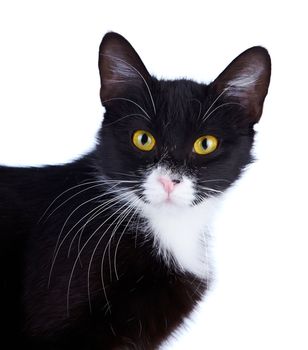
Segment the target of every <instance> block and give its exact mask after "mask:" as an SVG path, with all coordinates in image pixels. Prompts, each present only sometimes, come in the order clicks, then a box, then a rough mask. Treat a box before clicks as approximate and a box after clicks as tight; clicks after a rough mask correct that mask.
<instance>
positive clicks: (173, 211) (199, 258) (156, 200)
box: [140, 168, 218, 278]
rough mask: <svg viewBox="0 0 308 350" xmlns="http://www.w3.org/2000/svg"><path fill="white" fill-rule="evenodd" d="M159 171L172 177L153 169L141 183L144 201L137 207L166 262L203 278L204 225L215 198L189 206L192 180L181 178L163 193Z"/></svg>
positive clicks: (205, 256)
mask: <svg viewBox="0 0 308 350" xmlns="http://www.w3.org/2000/svg"><path fill="white" fill-rule="evenodd" d="M162 174H163V176H167V177H168V176H170V177H172V174H170V173H167V172H166V170H164V169H161V168H158V169H155V170H154V171H153V172H152V173H151V174H150V175H149V177H148V179H147V181H146V182H145V185H144V195H145V197H146V199H147V202H148V203H146V204H143V205H142V207H140V209H141V215H142V216H143V217H145V218H146V219H147V222H148V226H149V228H150V230H151V232H152V233H153V235H154V241H155V248H156V249H157V251H158V254H159V255H161V256H162V257H163V259H164V260H165V262H166V263H167V264H168V265H171V264H173V267H175V268H177V269H180V270H181V271H187V272H190V273H192V274H194V275H196V276H198V277H200V278H207V276H208V274H209V266H208V261H209V259H208V235H207V228H208V226H209V224H210V223H211V221H212V217H213V212H214V209H215V207H216V203H217V199H218V198H217V197H216V198H214V197H213V198H208V199H206V200H204V201H202V202H201V203H200V204H198V205H194V206H192V201H193V200H194V199H195V197H196V195H195V189H194V186H193V182H192V180H191V179H189V178H188V177H182V179H181V182H180V183H178V184H177V185H176V186H175V187H174V190H172V192H171V193H166V191H165V190H164V188H163V186H162V185H161V183H160V182H159V180H158V179H159V178H160V176H162Z"/></svg>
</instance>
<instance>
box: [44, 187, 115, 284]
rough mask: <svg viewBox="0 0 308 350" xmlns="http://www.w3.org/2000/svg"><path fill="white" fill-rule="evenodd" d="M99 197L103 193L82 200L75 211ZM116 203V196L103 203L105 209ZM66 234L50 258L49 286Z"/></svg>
mask: <svg viewBox="0 0 308 350" xmlns="http://www.w3.org/2000/svg"><path fill="white" fill-rule="evenodd" d="M104 195H106V194H104ZM100 197H103V195H100V196H97V197H94V198H91V199H89V200H88V201H86V202H83V203H82V204H80V205H79V206H78V207H77V208H76V209H75V211H76V210H77V209H78V208H80V207H81V206H83V205H85V204H87V203H88V202H90V201H93V200H95V199H96V198H100ZM110 203H113V204H112V205H110V206H107V205H108V204H110ZM117 203H118V198H112V199H110V200H109V201H107V202H105V203H104V205H106V210H108V209H109V208H112V207H113V206H115V205H116V204H117ZM71 215H72V214H71ZM64 225H65V224H64ZM62 228H63V227H62ZM61 234H62V230H61V232H60V235H61ZM68 235H69V233H68V234H66V235H65V236H64V237H63V239H62V241H61V243H60V244H58V246H56V248H55V251H54V255H53V258H52V263H51V268H50V272H49V278H48V287H49V286H50V282H51V276H52V271H53V268H54V265H55V262H56V259H57V256H58V254H59V251H60V249H61V247H62V245H63V244H64V242H65V240H66V239H67V237H68ZM58 242H60V239H59V240H58ZM78 256H80V254H78Z"/></svg>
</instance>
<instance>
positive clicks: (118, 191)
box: [66, 186, 123, 257]
mask: <svg viewBox="0 0 308 350" xmlns="http://www.w3.org/2000/svg"><path fill="white" fill-rule="evenodd" d="M113 187H114V186H113ZM121 192H123V189H118V190H114V191H112V195H114V194H115V193H121ZM107 194H109V195H111V193H106V195H107ZM113 199H116V198H112V199H110V200H109V201H107V202H104V203H102V204H100V205H98V206H97V207H96V208H94V209H92V210H91V211H90V212H88V213H87V214H86V215H84V216H83V217H82V218H81V219H80V220H78V222H77V223H76V224H75V225H74V226H73V227H72V228H71V229H70V230H69V231H68V232H67V234H66V236H68V235H69V234H70V232H72V231H73V230H74V228H75V227H77V226H78V225H79V223H80V222H81V221H83V220H84V219H85V218H86V217H87V216H89V215H90V214H91V213H93V211H95V213H94V214H92V216H91V217H90V218H89V219H88V220H87V222H86V223H85V224H84V225H83V227H82V228H80V229H79V230H78V231H77V233H76V234H75V235H74V237H73V239H72V241H71V244H70V246H69V250H68V257H69V256H70V251H71V248H72V245H73V243H74V240H75V238H76V237H77V235H78V233H79V232H80V230H81V229H82V231H83V230H84V228H85V226H86V225H87V224H88V223H89V222H91V221H92V220H94V219H95V218H96V217H97V216H98V215H100V214H101V213H102V212H101V211H100V210H101V209H103V208H104V207H106V206H107V205H108V204H109V203H110V202H112V200H113ZM97 212H99V214H97ZM96 214H97V215H96Z"/></svg>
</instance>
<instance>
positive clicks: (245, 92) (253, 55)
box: [212, 46, 271, 124]
mask: <svg viewBox="0 0 308 350" xmlns="http://www.w3.org/2000/svg"><path fill="white" fill-rule="evenodd" d="M270 76H271V59H270V56H269V54H268V52H267V50H266V49H264V48H263V47H261V46H255V47H252V48H250V49H248V50H246V51H244V52H243V53H242V54H240V55H239V56H238V57H237V58H235V59H234V60H233V61H232V62H231V63H230V64H229V66H228V67H227V68H226V69H225V70H224V71H223V72H222V73H221V74H220V75H219V76H218V77H217V78H216V79H215V81H214V82H213V83H212V85H213V87H214V89H215V90H216V93H217V94H218V96H219V94H221V96H222V97H224V98H228V99H229V100H230V102H231V103H232V101H233V102H235V103H238V104H240V105H241V106H242V107H243V108H244V110H245V115H246V116H247V118H248V119H249V120H248V122H249V123H250V124H254V123H257V122H258V121H259V119H260V118H261V115H262V109H263V102H264V99H265V97H266V95H267V91H268V86H269V82H270Z"/></svg>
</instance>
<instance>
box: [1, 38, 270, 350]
mask: <svg viewBox="0 0 308 350" xmlns="http://www.w3.org/2000/svg"><path fill="white" fill-rule="evenodd" d="M99 70H100V77H101V93H100V95H101V100H102V104H103V106H104V107H105V109H106V112H105V116H104V120H103V124H102V127H101V129H100V130H99V132H98V138H97V146H96V148H95V150H93V151H92V152H91V153H90V154H88V155H86V156H84V157H82V158H81V159H79V160H77V161H74V162H72V163H69V164H66V165H59V166H46V167H42V168H10V167H5V166H2V167H0V240H1V241H0V243H1V247H0V254H1V256H0V258H1V265H0V266H1V276H2V278H1V302H2V304H3V305H2V319H3V320H4V324H5V325H4V326H3V327H2V329H1V336H2V338H3V339H5V340H6V339H7V340H9V341H10V344H12V345H11V347H13V345H16V346H28V348H31V349H75V350H76V349H156V348H157V347H158V346H159V345H160V344H161V343H162V341H163V340H165V339H166V337H167V336H168V335H170V334H171V333H172V332H173V331H174V330H175V329H176V328H177V327H178V326H179V325H180V324H181V323H182V322H183V320H184V319H185V318H186V317H188V316H189V314H190V312H191V311H192V310H193V309H194V307H195V306H196V305H197V302H198V301H199V300H200V299H201V297H202V295H203V294H204V292H205V291H206V289H207V287H208V285H209V283H210V280H211V269H210V259H209V252H208V243H209V242H208V240H209V238H208V236H207V234H206V232H207V227H208V225H209V223H210V222H211V218H212V216H213V211H214V210H215V205H216V203H217V201H219V199H220V196H221V193H223V192H224V191H225V190H226V189H227V188H229V187H230V186H231V185H232V184H233V183H234V181H236V180H237V179H238V178H239V176H240V174H241V172H242V170H243V169H244V168H245V167H246V166H247V165H248V164H249V163H250V162H251V161H252V156H251V153H250V152H251V147H252V144H253V138H254V129H253V126H254V124H255V123H257V122H258V121H259V119H260V117H261V114H262V108H263V102H264V99H265V97H266V94H267V90H268V85H269V81H270V70H271V64H270V57H269V55H268V53H267V51H266V50H265V49H264V48H262V47H253V48H250V49H248V50H247V51H245V52H243V53H242V54H241V55H240V56H238V57H237V58H236V59H235V60H234V61H233V62H231V64H230V65H229V66H228V67H227V68H226V69H225V70H224V71H223V72H222V73H221V74H220V75H219V76H218V78H216V79H215V80H214V81H213V82H212V83H211V84H209V85H206V84H198V83H196V82H194V81H191V80H185V79H181V80H174V81H167V80H158V79H156V78H155V77H153V76H151V75H150V74H149V73H148V71H147V69H146V68H145V66H144V64H143V63H142V61H141V59H140V58H139V56H138V54H137V53H136V52H135V50H134V49H133V48H132V46H131V45H130V44H129V43H128V42H127V41H126V40H125V39H124V38H123V37H122V36H120V35H119V34H116V33H108V34H106V35H105V37H104V38H103V41H102V43H101V46H100V50H99ZM3 341H4V340H3Z"/></svg>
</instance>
